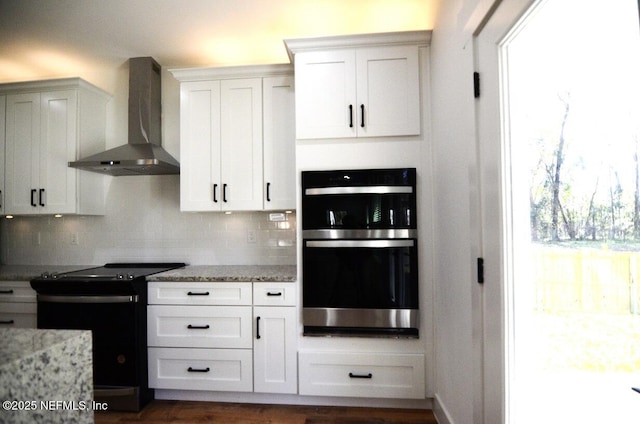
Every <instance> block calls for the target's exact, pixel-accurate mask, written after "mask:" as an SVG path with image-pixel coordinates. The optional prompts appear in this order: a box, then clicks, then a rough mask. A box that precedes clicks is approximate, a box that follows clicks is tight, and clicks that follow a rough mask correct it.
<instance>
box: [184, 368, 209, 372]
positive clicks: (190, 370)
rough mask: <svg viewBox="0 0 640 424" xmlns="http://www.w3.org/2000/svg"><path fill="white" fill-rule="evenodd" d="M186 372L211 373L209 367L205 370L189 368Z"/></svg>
mask: <svg viewBox="0 0 640 424" xmlns="http://www.w3.org/2000/svg"><path fill="white" fill-rule="evenodd" d="M187 371H188V372H209V371H211V369H210V368H209V367H207V368H193V367H189V368H187Z"/></svg>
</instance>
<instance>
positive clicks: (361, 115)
mask: <svg viewBox="0 0 640 424" xmlns="http://www.w3.org/2000/svg"><path fill="white" fill-rule="evenodd" d="M360 127H361V128H364V105H360Z"/></svg>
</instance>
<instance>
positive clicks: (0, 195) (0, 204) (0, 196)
mask: <svg viewBox="0 0 640 424" xmlns="http://www.w3.org/2000/svg"><path fill="white" fill-rule="evenodd" d="M1 207H2V190H0V208H1Z"/></svg>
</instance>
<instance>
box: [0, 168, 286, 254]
mask: <svg viewBox="0 0 640 424" xmlns="http://www.w3.org/2000/svg"><path fill="white" fill-rule="evenodd" d="M109 180H110V181H109ZM107 185H108V186H107V194H106V202H107V203H106V211H105V215H104V216H63V217H61V218H54V217H52V216H33V217H28V216H17V217H15V218H14V219H5V218H2V219H0V263H2V264H16V265H101V264H104V263H107V262H117V261H123V262H125V261H127V262H135V261H147V262H150V261H158V262H162V261H164V262H167V261H179V262H187V263H189V264H191V265H293V264H295V261H296V214H295V213H288V214H284V217H285V220H284V221H271V220H270V219H269V212H234V213H232V214H230V215H227V214H224V213H221V212H207V213H191V212H180V191H179V177H178V176H176V175H167V176H136V177H116V178H112V177H108V181H107Z"/></svg>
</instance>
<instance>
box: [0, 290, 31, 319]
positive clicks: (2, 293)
mask: <svg viewBox="0 0 640 424" xmlns="http://www.w3.org/2000/svg"><path fill="white" fill-rule="evenodd" d="M37 310H38V308H37V303H36V292H35V290H33V289H32V288H31V284H30V283H29V282H28V281H0V328H36V326H37Z"/></svg>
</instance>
